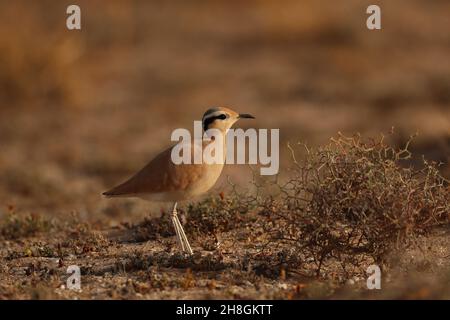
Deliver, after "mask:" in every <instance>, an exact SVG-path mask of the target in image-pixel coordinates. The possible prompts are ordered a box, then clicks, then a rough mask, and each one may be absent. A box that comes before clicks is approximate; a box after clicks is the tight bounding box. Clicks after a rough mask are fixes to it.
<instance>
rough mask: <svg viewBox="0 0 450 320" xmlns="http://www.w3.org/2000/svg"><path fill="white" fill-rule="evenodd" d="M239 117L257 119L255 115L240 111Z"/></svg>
mask: <svg viewBox="0 0 450 320" xmlns="http://www.w3.org/2000/svg"><path fill="white" fill-rule="evenodd" d="M238 119H255V117H254V116H252V115H251V114H248V113H240V114H239V116H238Z"/></svg>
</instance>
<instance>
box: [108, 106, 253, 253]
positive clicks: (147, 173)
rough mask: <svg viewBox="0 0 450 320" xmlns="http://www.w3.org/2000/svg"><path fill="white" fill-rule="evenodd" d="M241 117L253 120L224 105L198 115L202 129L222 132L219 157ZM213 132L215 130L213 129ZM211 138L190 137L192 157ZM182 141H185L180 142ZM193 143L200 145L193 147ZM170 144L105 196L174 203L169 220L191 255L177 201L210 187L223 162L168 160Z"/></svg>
mask: <svg viewBox="0 0 450 320" xmlns="http://www.w3.org/2000/svg"><path fill="white" fill-rule="evenodd" d="M241 118H250V119H254V117H253V116H252V115H249V114H239V113H237V112H235V111H233V110H231V109H228V108H224V107H217V108H211V109H209V110H207V111H206V112H205V114H204V115H203V118H202V125H203V130H204V131H205V132H206V130H208V129H218V132H220V134H221V135H222V141H223V142H224V143H223V144H222V147H223V149H224V150H223V157H224V159H223V160H225V156H226V143H225V141H226V139H225V135H226V133H227V131H228V130H229V129H230V128H231V126H232V125H233V124H234V123H235V122H236V121H238V120H239V119H241ZM216 132H217V131H216ZM211 142H212V140H203V139H202V140H201V141H199V140H192V141H190V142H188V143H189V144H190V145H189V146H187V147H188V148H190V149H191V150H192V152H191V156H192V159H194V157H195V155H194V154H195V153H196V152H203V150H204V149H205V147H207V146H208V145H209V144H210V143H211ZM180 143H186V142H180ZM195 145H197V146H201V148H196V147H194V146H195ZM174 147H175V146H172V147H170V148H168V149H166V150H165V151H163V152H161V153H160V154H158V155H157V156H156V157H155V158H154V159H153V160H152V161H150V163H148V164H147V165H146V166H145V167H144V168H142V169H141V170H140V171H139V172H137V173H136V174H135V175H134V176H132V177H131V178H130V179H128V180H127V181H125V182H124V183H122V184H120V185H118V186H117V187H115V188H113V189H111V190H109V191H106V192H104V193H103V195H105V196H107V197H138V198H142V199H144V200H151V201H171V202H174V205H173V210H172V216H171V218H172V223H173V225H174V228H175V233H176V236H177V240H178V243H179V245H180V247H181V250H182V251H183V252H184V253H187V254H189V255H191V254H192V253H193V252H192V248H191V246H190V244H189V241H188V239H187V237H186V234H185V232H184V230H183V227H182V225H181V222H180V220H179V219H178V216H177V202H178V201H181V200H188V199H192V198H194V197H196V196H199V195H202V194H204V193H205V192H207V191H208V190H209V189H211V188H212V187H213V186H214V184H215V183H216V181H217V179H218V178H219V176H220V174H221V172H222V169H223V165H224V162H225V161H221V162H218V163H211V164H209V163H207V162H202V163H201V164H194V162H193V161H192V162H191V164H187V163H181V164H175V163H174V161H172V157H171V155H172V149H173V148H174Z"/></svg>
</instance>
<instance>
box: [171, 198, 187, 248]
mask: <svg viewBox="0 0 450 320" xmlns="http://www.w3.org/2000/svg"><path fill="white" fill-rule="evenodd" d="M171 219H172V223H173V227H174V229H175V234H176V237H177V242H178V245H179V246H180V249H181V251H183V252H185V247H184V244H183V240H182V238H181V232H180V227H179V225H178V217H177V203H176V202H175V204H174V206H173V210H172V216H171Z"/></svg>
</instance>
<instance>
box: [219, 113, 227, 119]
mask: <svg viewBox="0 0 450 320" xmlns="http://www.w3.org/2000/svg"><path fill="white" fill-rule="evenodd" d="M226 118H227V116H226V115H225V114H221V115H220V116H217V119H220V120H225V119H226Z"/></svg>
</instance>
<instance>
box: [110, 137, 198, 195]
mask: <svg viewBox="0 0 450 320" xmlns="http://www.w3.org/2000/svg"><path fill="white" fill-rule="evenodd" d="M189 144H190V143H189ZM189 147H190V148H191V150H192V152H191V154H192V155H193V152H194V150H195V149H194V148H193V145H192V144H190V146H189ZM172 148H173V147H170V148H168V149H166V150H165V151H163V152H161V153H160V154H159V155H158V156H156V157H155V158H154V159H153V160H152V161H150V163H148V164H147V165H146V166H145V167H144V168H142V169H141V170H140V171H139V172H138V173H136V174H135V175H134V176H132V177H131V178H130V179H129V180H127V181H125V182H124V183H122V184H120V185H118V186H117V187H115V188H113V189H111V190H109V191H106V192H105V193H103V195H105V196H111V197H114V196H126V195H137V194H143V193H159V192H171V191H183V190H186V189H187V188H188V187H189V185H191V184H192V183H193V182H195V181H197V180H198V179H199V178H200V177H201V176H202V175H203V174H204V173H205V169H206V168H205V166H204V165H197V164H179V165H175V164H174V163H173V162H172V159H171V153H172Z"/></svg>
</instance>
